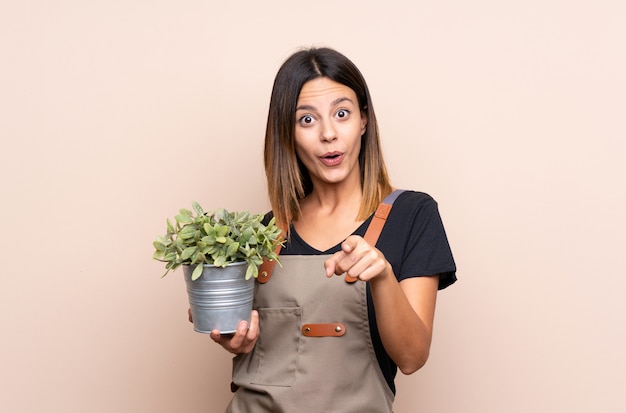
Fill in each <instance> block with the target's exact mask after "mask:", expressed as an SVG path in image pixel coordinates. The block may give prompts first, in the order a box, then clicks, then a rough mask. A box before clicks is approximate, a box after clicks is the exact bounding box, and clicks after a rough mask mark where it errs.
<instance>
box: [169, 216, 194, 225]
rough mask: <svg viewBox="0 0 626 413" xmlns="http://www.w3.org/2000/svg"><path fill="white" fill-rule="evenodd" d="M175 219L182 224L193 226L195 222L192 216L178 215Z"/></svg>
mask: <svg viewBox="0 0 626 413" xmlns="http://www.w3.org/2000/svg"><path fill="white" fill-rule="evenodd" d="M174 219H175V220H176V222H180V223H181V224H191V223H192V222H193V218H191V216H190V215H182V214H181V215H176V216H175V217H174Z"/></svg>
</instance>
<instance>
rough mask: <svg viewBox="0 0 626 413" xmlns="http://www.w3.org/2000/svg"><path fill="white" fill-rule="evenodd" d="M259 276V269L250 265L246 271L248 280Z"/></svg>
mask: <svg viewBox="0 0 626 413" xmlns="http://www.w3.org/2000/svg"><path fill="white" fill-rule="evenodd" d="M258 276H259V267H257V266H256V265H254V264H248V268H247V269H246V280H249V279H250V278H251V277H254V278H256V277H258Z"/></svg>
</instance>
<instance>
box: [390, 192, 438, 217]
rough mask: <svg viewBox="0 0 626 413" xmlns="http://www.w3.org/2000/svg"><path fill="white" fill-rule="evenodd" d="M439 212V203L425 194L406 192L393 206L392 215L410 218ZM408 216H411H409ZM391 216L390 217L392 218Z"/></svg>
mask: <svg viewBox="0 0 626 413" xmlns="http://www.w3.org/2000/svg"><path fill="white" fill-rule="evenodd" d="M436 210H437V201H435V199H434V198H433V197H432V196H430V195H429V194H427V193H425V192H419V191H411V190H405V191H404V192H402V193H401V194H400V195H399V196H398V198H397V199H396V201H395V202H394V204H393V208H392V209H391V215H395V216H398V215H400V216H403V217H405V218H408V217H409V216H413V215H414V214H417V213H420V212H421V213H428V212H431V213H432V211H436ZM407 214H409V215H408V216H407ZM391 215H390V217H391Z"/></svg>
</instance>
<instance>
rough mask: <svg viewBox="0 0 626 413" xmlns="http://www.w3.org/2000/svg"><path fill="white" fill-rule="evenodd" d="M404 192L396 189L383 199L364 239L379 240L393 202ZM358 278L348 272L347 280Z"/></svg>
mask: <svg viewBox="0 0 626 413" xmlns="http://www.w3.org/2000/svg"><path fill="white" fill-rule="evenodd" d="M402 192H404V190H403V189H396V190H395V191H393V192H392V193H390V194H389V195H387V196H386V197H385V199H383V202H381V203H380V205H378V208H376V212H374V216H373V217H372V221H371V222H370V224H369V226H368V227H367V231H366V232H365V235H364V236H363V239H364V240H365V241H366V242H367V243H368V244H370V245H372V246H375V245H376V242H377V241H378V237H380V233H381V232H382V231H383V227H384V226H385V223H386V222H387V217H388V216H389V213H390V212H391V208H392V207H393V203H394V202H395V201H396V199H397V198H398V196H400V194H401V193H402ZM356 280H357V278H354V277H350V276H349V275H348V274H346V282H349V283H353V282H355V281H356Z"/></svg>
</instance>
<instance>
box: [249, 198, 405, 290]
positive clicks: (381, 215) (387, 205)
mask: <svg viewBox="0 0 626 413" xmlns="http://www.w3.org/2000/svg"><path fill="white" fill-rule="evenodd" d="M402 192H404V189H396V190H395V191H393V192H392V193H390V194H389V195H387V196H386V197H385V199H383V202H381V203H380V205H378V208H376V212H374V216H373V217H372V221H371V222H370V224H369V226H368V227H367V231H366V232H365V236H364V237H363V239H364V240H365V241H366V242H367V243H368V244H370V245H376V242H377V241H378V237H379V236H380V233H381V232H382V230H383V227H384V226H385V222H387V217H388V216H389V213H390V212H391V207H392V206H393V203H394V202H395V201H396V199H397V198H398V196H400V194H401V193H402ZM280 248H281V247H280V246H278V247H277V249H276V254H278V252H279V251H280ZM274 265H276V261H269V260H263V264H261V266H260V267H259V277H258V278H257V282H259V283H261V284H265V283H266V282H268V281H269V280H270V278H271V277H272V272H273V271H274ZM356 280H357V279H356V278H353V277H350V276H348V275H347V274H346V282H349V283H352V282H355V281H356Z"/></svg>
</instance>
